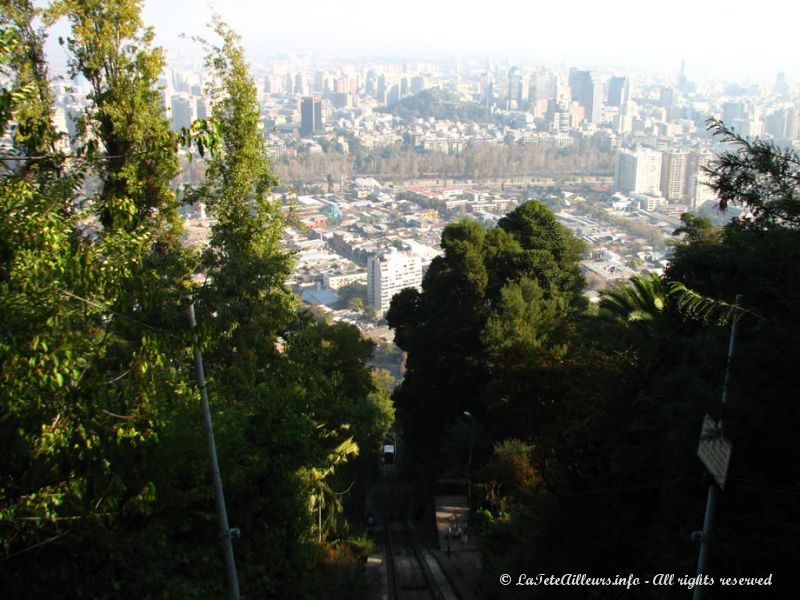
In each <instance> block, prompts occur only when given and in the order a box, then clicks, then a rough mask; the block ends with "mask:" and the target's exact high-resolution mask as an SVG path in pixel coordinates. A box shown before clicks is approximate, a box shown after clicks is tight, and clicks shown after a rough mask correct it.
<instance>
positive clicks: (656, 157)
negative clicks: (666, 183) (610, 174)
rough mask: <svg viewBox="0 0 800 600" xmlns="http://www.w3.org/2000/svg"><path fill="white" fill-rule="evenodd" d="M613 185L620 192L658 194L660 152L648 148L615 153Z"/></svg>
mask: <svg viewBox="0 0 800 600" xmlns="http://www.w3.org/2000/svg"><path fill="white" fill-rule="evenodd" d="M614 185H615V187H616V189H617V190H619V191H621V192H628V193H629V192H633V193H637V194H659V193H660V188H661V152H659V151H657V150H651V149H649V148H638V149H636V150H625V149H622V150H620V151H619V152H618V153H617V164H616V169H615V171H614Z"/></svg>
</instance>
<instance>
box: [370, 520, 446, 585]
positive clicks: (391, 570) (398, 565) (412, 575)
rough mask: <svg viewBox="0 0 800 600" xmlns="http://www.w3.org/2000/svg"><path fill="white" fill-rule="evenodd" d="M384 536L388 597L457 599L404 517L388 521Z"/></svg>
mask: <svg viewBox="0 0 800 600" xmlns="http://www.w3.org/2000/svg"><path fill="white" fill-rule="evenodd" d="M384 535H385V536H386V540H385V543H386V557H387V564H386V566H387V576H388V583H389V597H390V598H391V599H392V600H453V599H455V598H457V596H456V595H455V593H453V591H452V589H451V588H450V585H449V583H448V582H447V581H446V578H445V577H444V574H443V573H442V571H441V569H440V568H439V566H438V564H437V563H436V559H435V558H433V557H432V556H431V555H430V553H429V552H427V551H426V550H425V549H424V548H423V546H422V543H421V541H420V539H419V534H418V533H417V531H416V528H415V527H414V525H413V523H411V522H410V521H409V520H408V519H406V520H403V521H400V520H395V521H390V522H388V523H386V526H385V527H384Z"/></svg>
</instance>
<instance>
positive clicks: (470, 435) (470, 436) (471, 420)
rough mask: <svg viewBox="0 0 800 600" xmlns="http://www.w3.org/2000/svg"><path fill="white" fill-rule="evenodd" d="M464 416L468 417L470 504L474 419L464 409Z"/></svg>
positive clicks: (469, 497)
mask: <svg viewBox="0 0 800 600" xmlns="http://www.w3.org/2000/svg"><path fill="white" fill-rule="evenodd" d="M464 416H465V417H467V418H468V419H469V456H468V457H467V501H468V502H469V504H470V506H472V482H471V481H470V471H471V470H472V446H473V444H474V442H475V419H474V418H473V417H472V413H470V412H469V411H468V410H465V411H464Z"/></svg>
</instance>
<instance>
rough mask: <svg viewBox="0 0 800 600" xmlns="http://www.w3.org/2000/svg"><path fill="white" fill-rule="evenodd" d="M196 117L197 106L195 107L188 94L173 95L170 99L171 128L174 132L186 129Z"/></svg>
mask: <svg viewBox="0 0 800 600" xmlns="http://www.w3.org/2000/svg"><path fill="white" fill-rule="evenodd" d="M196 117H197V106H196V105H195V102H194V98H192V97H191V96H189V95H188V94H181V95H175V96H173V97H172V128H173V129H174V130H175V131H178V130H179V129H182V128H186V129H188V128H189V127H191V125H192V121H194V120H195V118H196Z"/></svg>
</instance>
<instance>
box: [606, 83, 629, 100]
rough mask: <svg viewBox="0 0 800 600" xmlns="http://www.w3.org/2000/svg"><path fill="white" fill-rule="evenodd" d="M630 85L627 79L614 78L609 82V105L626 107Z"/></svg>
mask: <svg viewBox="0 0 800 600" xmlns="http://www.w3.org/2000/svg"><path fill="white" fill-rule="evenodd" d="M629 90H630V83H629V82H628V78H627V77H612V78H611V79H609V80H608V105H609V106H624V105H625V104H626V103H627V102H628V96H629V93H630V92H629Z"/></svg>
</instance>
